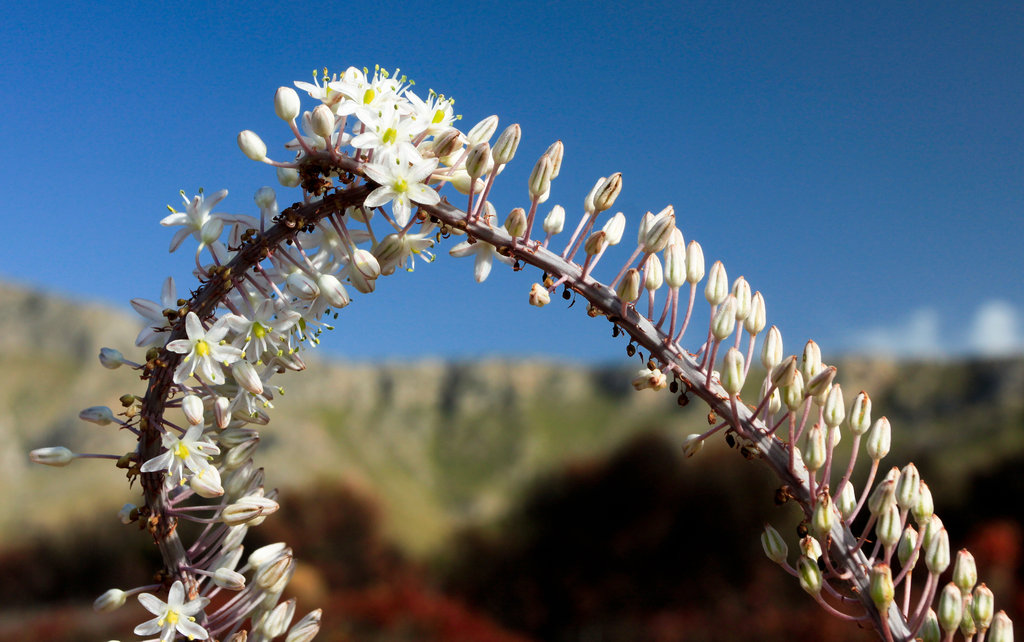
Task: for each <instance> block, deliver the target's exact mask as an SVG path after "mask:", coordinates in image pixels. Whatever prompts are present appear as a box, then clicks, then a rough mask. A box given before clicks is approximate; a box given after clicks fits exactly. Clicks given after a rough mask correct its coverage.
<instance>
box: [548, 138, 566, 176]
mask: <svg viewBox="0 0 1024 642" xmlns="http://www.w3.org/2000/svg"><path fill="white" fill-rule="evenodd" d="M544 155H545V156H548V157H549V158H551V178H558V172H560V171H561V170H562V156H564V155H565V145H563V144H562V141H560V140H556V141H555V142H553V143H551V145H549V146H548V149H547V151H545V152H544Z"/></svg>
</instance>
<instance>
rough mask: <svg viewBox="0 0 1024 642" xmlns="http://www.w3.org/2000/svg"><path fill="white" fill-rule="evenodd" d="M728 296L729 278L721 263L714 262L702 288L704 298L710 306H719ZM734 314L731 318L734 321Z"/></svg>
mask: <svg viewBox="0 0 1024 642" xmlns="http://www.w3.org/2000/svg"><path fill="white" fill-rule="evenodd" d="M727 296H729V277H728V275H727V274H726V273H725V266H724V265H722V262H721V261H715V263H714V265H712V266H711V272H710V273H709V274H708V282H707V285H705V286H704V298H705V299H707V301H708V303H710V304H711V305H719V304H721V303H722V302H723V301H725V298H726V297H727ZM735 314H736V313H735V312H733V318H734V319H735Z"/></svg>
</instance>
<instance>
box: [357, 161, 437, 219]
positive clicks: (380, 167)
mask: <svg viewBox="0 0 1024 642" xmlns="http://www.w3.org/2000/svg"><path fill="white" fill-rule="evenodd" d="M382 160H383V162H382V163H380V164H378V163H370V164H367V165H365V166H364V167H363V168H364V170H365V171H366V175H367V176H368V177H369V178H370V180H372V181H373V182H375V183H377V184H379V185H380V187H378V188H377V189H375V190H373V191H372V192H370V195H369V196H367V197H366V201H365V203H366V206H367V207H380V206H381V205H384V204H386V203H389V202H393V203H394V204H393V205H392V206H391V211H392V212H393V214H394V216H395V222H396V223H397V224H398V225H399V226H400V227H405V226H406V225H407V224H408V223H409V219H410V218H412V205H411V203H413V202H415V203H421V204H423V205H437V204H438V203H439V202H440V201H441V197H440V196H438V194H437V192H435V191H434V190H432V189H430V188H429V187H427V186H426V185H425V184H424V181H426V180H427V178H429V177H430V174H431V172H433V171H434V168H436V167H437V159H436V158H431V159H415V162H411V160H410V159H408V158H407V157H406V154H405V153H403V151H402V148H399V151H398V154H397V155H395V156H389V155H385V156H384V157H383V159H382Z"/></svg>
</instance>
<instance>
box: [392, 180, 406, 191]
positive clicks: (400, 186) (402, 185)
mask: <svg viewBox="0 0 1024 642" xmlns="http://www.w3.org/2000/svg"><path fill="white" fill-rule="evenodd" d="M392 189H394V190H395V191H396V192H399V193H401V192H407V191H409V182H408V181H406V180H405V179H404V178H396V179H395V184H394V185H392Z"/></svg>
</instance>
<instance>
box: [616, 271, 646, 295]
mask: <svg viewBox="0 0 1024 642" xmlns="http://www.w3.org/2000/svg"><path fill="white" fill-rule="evenodd" d="M615 294H617V295H618V296H619V298H620V299H622V300H623V301H625V302H627V303H632V302H633V301H636V300H637V299H638V298H640V270H638V269H636V268H629V269H628V270H626V275H625V276H623V277H622V280H621V281H619V285H618V287H616V288H615Z"/></svg>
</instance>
